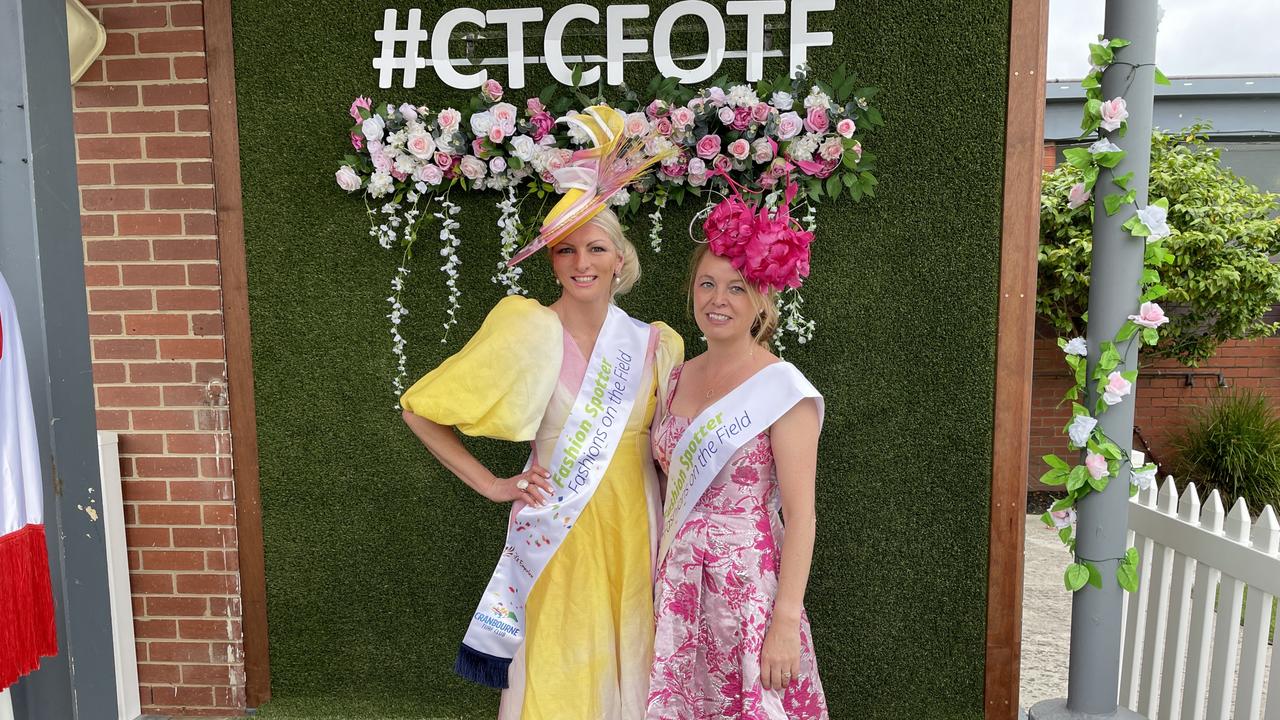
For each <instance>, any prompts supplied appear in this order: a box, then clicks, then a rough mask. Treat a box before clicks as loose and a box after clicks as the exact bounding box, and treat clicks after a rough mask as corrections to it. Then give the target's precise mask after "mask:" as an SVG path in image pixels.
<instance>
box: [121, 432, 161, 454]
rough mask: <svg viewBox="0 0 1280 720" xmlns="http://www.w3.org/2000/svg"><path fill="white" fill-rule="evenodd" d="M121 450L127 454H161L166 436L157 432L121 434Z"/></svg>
mask: <svg viewBox="0 0 1280 720" xmlns="http://www.w3.org/2000/svg"><path fill="white" fill-rule="evenodd" d="M120 452H121V453H123V454H126V455H159V454H161V453H163V452H164V436H163V435H160V434H157V433H128V434H125V435H121V436H120Z"/></svg>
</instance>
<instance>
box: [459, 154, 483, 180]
mask: <svg viewBox="0 0 1280 720" xmlns="http://www.w3.org/2000/svg"><path fill="white" fill-rule="evenodd" d="M458 169H459V170H461V171H462V176H463V177H465V178H467V179H468V180H479V179H480V178H482V177H484V174H485V171H486V170H488V166H487V165H485V164H484V161H483V160H481V159H480V158H478V157H476V156H475V155H464V156H463V157H462V162H461V163H460V164H459V166H458Z"/></svg>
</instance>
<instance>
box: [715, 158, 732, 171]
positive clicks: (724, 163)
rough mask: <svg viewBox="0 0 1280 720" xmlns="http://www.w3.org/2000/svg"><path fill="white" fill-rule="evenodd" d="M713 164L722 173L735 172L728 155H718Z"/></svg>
mask: <svg viewBox="0 0 1280 720" xmlns="http://www.w3.org/2000/svg"><path fill="white" fill-rule="evenodd" d="M711 164H712V165H713V166H714V167H715V169H717V170H719V171H721V172H729V171H731V170H733V160H730V159H729V156H728V155H717V156H716V158H715V160H713V161H712V162H711Z"/></svg>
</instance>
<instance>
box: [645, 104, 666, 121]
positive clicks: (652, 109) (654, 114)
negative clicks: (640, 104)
mask: <svg viewBox="0 0 1280 720" xmlns="http://www.w3.org/2000/svg"><path fill="white" fill-rule="evenodd" d="M645 112H646V113H648V115H649V117H651V118H655V119H656V118H660V117H665V116H666V114H667V102H666V101H665V100H654V101H653V102H651V103H649V107H647V108H645Z"/></svg>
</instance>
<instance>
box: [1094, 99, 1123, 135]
mask: <svg viewBox="0 0 1280 720" xmlns="http://www.w3.org/2000/svg"><path fill="white" fill-rule="evenodd" d="M1098 114H1099V115H1100V116H1102V129H1103V130H1117V129H1119V128H1120V125H1121V123H1123V122H1124V121H1125V120H1127V119H1128V118H1129V110H1128V109H1127V108H1126V107H1125V102H1124V98H1122V97H1116V98H1112V99H1110V100H1107V101H1106V102H1104V103H1102V107H1101V108H1099V109H1098Z"/></svg>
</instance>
